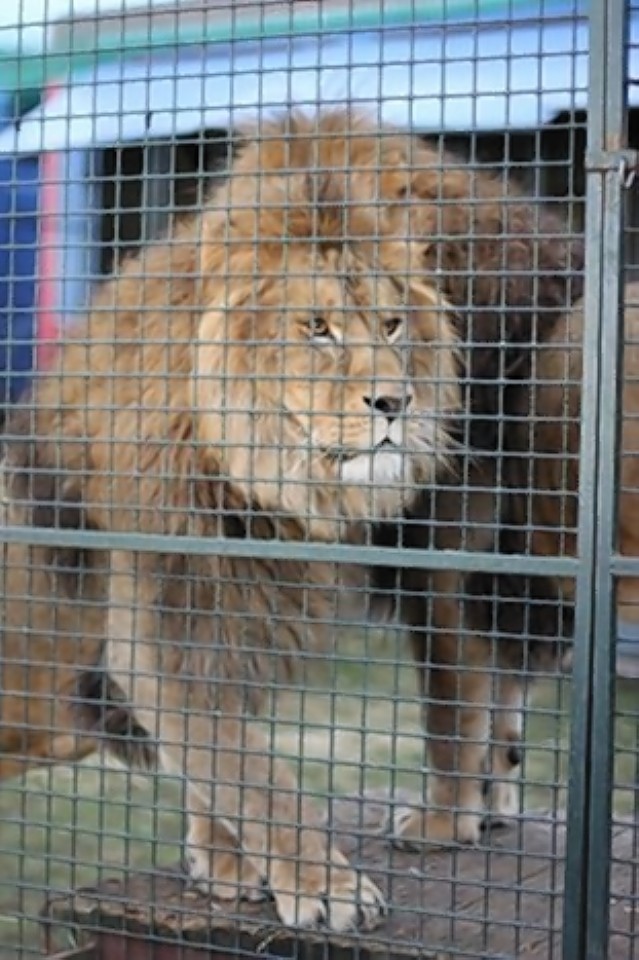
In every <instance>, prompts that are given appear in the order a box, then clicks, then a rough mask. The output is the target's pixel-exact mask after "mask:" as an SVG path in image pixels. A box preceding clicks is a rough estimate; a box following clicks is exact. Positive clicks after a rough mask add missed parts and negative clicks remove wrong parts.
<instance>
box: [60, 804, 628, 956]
mask: <svg viewBox="0 0 639 960" xmlns="http://www.w3.org/2000/svg"><path fill="white" fill-rule="evenodd" d="M382 816H383V806H382V804H380V803H379V802H375V801H372V802H371V801H367V802H366V804H365V805H364V806H362V804H361V803H360V802H358V801H350V800H345V801H343V800H340V801H339V802H336V803H335V804H334V806H333V811H332V823H333V826H334V828H335V831H336V833H337V834H339V843H340V845H341V847H342V849H343V850H344V851H345V852H347V853H349V854H350V856H351V858H352V860H353V861H354V862H356V863H358V864H359V865H360V866H362V867H364V868H365V869H366V870H367V872H368V873H369V874H370V875H371V876H372V877H373V878H374V879H375V880H376V881H377V883H378V884H379V885H380V887H381V888H382V889H383V890H385V892H386V894H387V898H388V901H389V903H390V906H391V911H390V915H389V917H388V920H387V921H385V923H384V924H383V925H382V926H381V927H380V928H378V930H376V931H375V932H374V933H373V934H366V935H349V936H341V937H337V936H329V935H327V934H322V933H317V934H308V933H303V934H297V935H296V934H294V933H291V932H290V931H286V930H283V929H282V928H281V926H280V925H279V924H278V923H277V920H276V917H275V914H274V912H273V909H272V906H271V905H270V904H267V905H265V906H261V907H259V908H258V907H250V906H249V905H242V906H241V907H239V908H237V910H235V912H233V913H229V912H228V911H227V909H226V908H225V907H224V908H221V907H220V906H219V905H216V904H212V903H211V902H210V901H208V900H207V899H206V898H204V897H203V896H201V895H199V894H197V893H195V892H193V891H190V890H188V889H187V888H186V887H185V884H184V881H183V879H182V878H181V877H180V876H179V875H178V872H177V871H176V872H175V873H173V874H172V873H170V872H169V873H164V874H162V875H160V874H158V873H156V874H153V875H152V876H151V875H143V874H135V875H131V876H130V877H129V878H128V880H127V881H126V882H124V883H123V882H120V881H116V880H113V881H108V880H107V881H106V882H105V883H103V884H102V885H101V887H100V888H98V889H95V890H81V891H78V892H77V893H76V894H75V895H74V896H72V897H60V898H52V899H51V900H50V902H49V904H48V905H47V908H46V911H45V912H46V915H47V926H51V927H52V928H56V927H57V926H58V925H60V924H62V925H65V924H74V925H76V924H77V925H80V926H81V927H82V928H83V931H86V932H87V935H88V937H89V939H91V940H93V943H94V945H95V946H94V947H93V948H92V949H91V950H90V951H88V952H87V953H86V954H85V953H82V954H78V956H80V955H81V956H83V957H85V956H86V957H87V960H94V958H95V960H178V958H179V960H204V958H210V957H215V958H216V960H223V958H230V957H239V956H242V957H248V958H250V957H258V956H259V957H275V956H277V957H282V956H287V957H296V958H298V957H299V958H305V960H306V958H308V960H311V958H312V960H320V958H322V960H328V958H329V957H330V958H334V960H349V958H351V957H353V958H354V957H357V958H358V960H381V958H384V960H395V958H397V960H408V958H415V957H420V958H421V957H423V958H436V960H443V958H444V957H448V956H455V957H457V958H464V960H478V958H480V957H481V958H484V960H485V958H491V960H497V958H499V960H506V958H515V957H517V958H519V957H523V958H531V960H540V958H544V960H546V958H547V960H551V958H552V960H559V958H560V957H561V940H560V937H561V922H562V901H563V885H564V876H563V875H564V849H565V829H564V825H563V824H562V823H557V822H556V821H553V820H551V819H550V818H549V817H548V816H546V815H544V814H543V813H541V814H539V815H534V814H532V813H529V814H527V817H526V822H525V823H524V822H521V823H516V824H513V825H512V826H510V827H508V828H506V829H499V830H493V831H490V832H487V833H486V844H485V846H483V847H481V848H480V849H473V850H468V849H458V850H453V851H448V852H446V853H443V852H440V853H433V852H430V853H426V854H424V855H423V856H422V855H419V854H407V853H402V852H399V851H397V850H393V849H392V848H391V847H390V846H389V844H388V842H387V840H386V838H385V837H384V836H382V835H381V833H380V829H381V823H382ZM635 931H637V933H635ZM635 938H636V944H635ZM64 955H65V956H67V954H64ZM68 956H69V957H71V956H75V954H74V953H70V954H68ZM638 956H639V831H638V830H636V829H634V828H633V826H632V825H631V824H628V825H625V826H623V827H620V828H619V829H617V830H616V831H615V835H614V863H613V882H612V896H611V944H610V950H609V953H608V958H607V960H635V958H636V957H638Z"/></svg>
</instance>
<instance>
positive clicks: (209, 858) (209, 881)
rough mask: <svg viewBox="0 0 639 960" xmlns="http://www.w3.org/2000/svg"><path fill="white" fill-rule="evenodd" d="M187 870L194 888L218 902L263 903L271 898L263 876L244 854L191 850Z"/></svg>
mask: <svg viewBox="0 0 639 960" xmlns="http://www.w3.org/2000/svg"><path fill="white" fill-rule="evenodd" d="M185 860H186V869H187V873H188V875H189V879H190V880H191V883H192V884H193V886H194V887H196V888H197V889H198V890H201V891H202V893H205V894H206V895H207V896H209V897H212V898H213V899H215V900H248V901H250V902H252V903H259V902H260V901H262V900H266V899H267V898H268V896H269V892H268V888H267V886H266V883H265V881H264V879H263V878H262V876H261V875H260V874H259V872H258V871H257V870H256V868H255V867H254V866H253V864H252V863H251V861H250V859H249V858H248V857H246V856H244V855H242V854H241V853H234V852H230V851H228V852H227V851H225V852H224V853H216V854H215V855H211V853H210V852H209V851H208V850H202V849H201V848H195V847H191V848H188V849H187V852H186V855H185Z"/></svg>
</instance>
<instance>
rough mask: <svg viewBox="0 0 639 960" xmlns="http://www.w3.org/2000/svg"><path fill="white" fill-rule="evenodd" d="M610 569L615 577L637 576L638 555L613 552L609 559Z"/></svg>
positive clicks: (638, 569) (638, 570)
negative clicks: (631, 555) (624, 555)
mask: <svg viewBox="0 0 639 960" xmlns="http://www.w3.org/2000/svg"><path fill="white" fill-rule="evenodd" d="M610 569H611V571H612V574H613V576H615V577H639V557H622V556H620V555H619V554H615V555H614V556H613V557H612V559H611V560H610Z"/></svg>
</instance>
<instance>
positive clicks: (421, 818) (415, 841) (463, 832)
mask: <svg viewBox="0 0 639 960" xmlns="http://www.w3.org/2000/svg"><path fill="white" fill-rule="evenodd" d="M389 833H390V836H391V839H392V841H393V843H394V845H395V846H396V847H398V848H399V849H400V850H411V851H418V850H420V849H421V848H422V847H423V846H432V847H447V846H451V845H453V844H458V843H463V844H476V843H479V840H480V836H481V817H480V816H479V815H478V814H474V813H454V812H452V811H447V810H423V809H421V808H416V807H396V808H395V809H394V810H393V812H392V814H391V822H390V824H389Z"/></svg>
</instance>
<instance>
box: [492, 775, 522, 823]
mask: <svg viewBox="0 0 639 960" xmlns="http://www.w3.org/2000/svg"><path fill="white" fill-rule="evenodd" d="M518 813H519V789H518V786H517V784H516V783H512V782H511V781H509V780H496V781H495V782H494V783H491V785H490V789H489V791H488V818H487V819H488V823H489V824H490V826H491V827H505V826H507V824H508V821H509V820H512V819H513V818H514V817H516V816H517V814H518Z"/></svg>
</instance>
